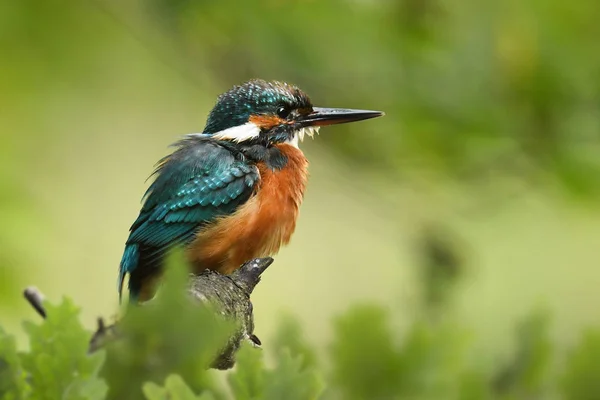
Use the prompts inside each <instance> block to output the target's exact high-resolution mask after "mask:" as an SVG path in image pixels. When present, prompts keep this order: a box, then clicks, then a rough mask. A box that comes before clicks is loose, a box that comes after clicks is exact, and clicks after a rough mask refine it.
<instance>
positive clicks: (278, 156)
mask: <svg viewBox="0 0 600 400" xmlns="http://www.w3.org/2000/svg"><path fill="white" fill-rule="evenodd" d="M239 151H240V152H241V153H242V154H243V155H244V156H245V157H247V158H248V159H250V160H251V161H253V162H255V163H257V164H264V165H265V166H267V167H268V168H270V169H272V170H282V169H283V168H285V167H286V166H288V164H289V163H290V162H291V161H292V162H294V161H295V160H297V159H303V160H305V157H304V154H303V153H302V151H301V150H300V149H298V148H297V147H294V146H291V145H289V144H284V143H281V144H276V145H273V146H269V147H265V146H262V145H250V146H243V147H241V148H240V149H239Z"/></svg>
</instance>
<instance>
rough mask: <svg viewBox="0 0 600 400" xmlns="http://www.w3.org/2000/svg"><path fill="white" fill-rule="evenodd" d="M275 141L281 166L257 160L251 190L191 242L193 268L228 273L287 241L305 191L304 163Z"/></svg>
mask: <svg viewBox="0 0 600 400" xmlns="http://www.w3.org/2000/svg"><path fill="white" fill-rule="evenodd" d="M279 146H280V150H281V151H282V152H283V154H284V155H285V156H286V157H287V163H286V165H285V166H284V167H283V168H281V169H272V168H270V167H268V166H267V165H266V164H264V163H259V164H258V165H257V166H258V169H259V172H260V177H261V179H260V182H259V183H258V184H257V185H256V188H255V195H254V196H253V197H252V198H251V199H249V200H248V201H247V202H246V203H245V204H244V205H243V206H241V207H240V208H239V209H238V210H237V211H236V212H235V213H234V214H232V215H230V216H227V217H224V218H222V219H220V220H219V221H217V222H216V223H215V224H213V225H212V226H211V227H209V228H208V229H206V230H205V231H203V232H201V233H200V234H199V235H198V237H197V239H196V240H195V241H194V243H193V245H192V248H191V258H192V261H193V262H194V263H195V264H196V265H197V266H198V269H204V268H210V269H216V270H218V271H220V272H222V273H230V272H232V271H233V270H235V269H237V268H238V267H239V266H240V265H241V264H242V263H244V262H246V261H248V260H251V259H253V258H257V257H265V256H268V255H273V254H275V253H277V251H278V250H279V248H280V247H281V246H282V245H285V244H287V243H288V242H289V241H290V239H291V236H292V234H293V232H294V230H295V228H296V219H297V217H298V213H299V208H300V205H301V203H302V199H303V196H304V190H305V187H306V182H307V178H308V162H307V160H306V158H305V157H304V155H303V154H302V152H301V151H300V150H298V149H297V148H294V147H292V146H290V145H279Z"/></svg>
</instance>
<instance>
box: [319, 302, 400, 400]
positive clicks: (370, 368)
mask: <svg viewBox="0 0 600 400" xmlns="http://www.w3.org/2000/svg"><path fill="white" fill-rule="evenodd" d="M391 332H392V331H391V329H390V327H389V323H388V316H387V314H386V313H385V312H384V311H383V310H382V309H381V308H379V307H376V306H368V305H365V306H357V307H354V308H352V309H351V310H349V311H348V312H347V313H346V314H345V315H343V316H342V317H339V318H337V319H336V320H335V323H334V333H335V336H334V338H335V339H334V342H333V345H332V347H331V355H332V358H333V382H334V383H335V384H336V385H337V387H338V388H339V389H340V390H341V392H342V395H343V398H346V399H366V398H372V399H377V398H390V397H391V396H393V394H394V393H396V392H397V389H398V385H399V382H398V373H399V367H400V364H399V358H398V357H399V354H398V349H397V348H396V347H395V345H394V340H393V338H392V334H391Z"/></svg>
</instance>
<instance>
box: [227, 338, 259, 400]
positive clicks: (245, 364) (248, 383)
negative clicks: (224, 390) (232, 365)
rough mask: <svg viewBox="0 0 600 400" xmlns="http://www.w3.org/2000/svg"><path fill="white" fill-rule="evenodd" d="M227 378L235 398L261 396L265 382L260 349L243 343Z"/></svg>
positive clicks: (255, 397)
mask: <svg viewBox="0 0 600 400" xmlns="http://www.w3.org/2000/svg"><path fill="white" fill-rule="evenodd" d="M227 379H228V382H229V385H230V386H231V391H232V392H233V394H234V396H235V398H236V399H237V400H251V399H260V398H262V397H263V393H264V391H265V383H266V382H265V380H266V376H265V371H264V363H263V354H262V350H260V349H256V348H254V347H252V346H251V345H249V344H248V343H244V344H243V345H242V347H241V348H240V350H239V351H238V353H237V362H236V369H235V372H233V373H231V374H229V376H228V377H227Z"/></svg>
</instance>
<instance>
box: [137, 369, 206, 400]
mask: <svg viewBox="0 0 600 400" xmlns="http://www.w3.org/2000/svg"><path fill="white" fill-rule="evenodd" d="M142 390H143V392H144V395H145V396H146V398H147V399H148V400H214V397H213V396H212V394H210V392H206V391H205V392H204V393H203V394H202V395H201V396H196V395H195V394H194V392H193V391H192V389H190V387H189V386H188V385H187V384H186V383H185V382H184V380H183V379H182V378H181V377H180V376H179V375H169V376H168V377H167V379H166V381H165V386H164V387H160V386H158V385H157V384H155V383H152V382H147V383H145V384H144V386H143V387H142Z"/></svg>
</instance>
